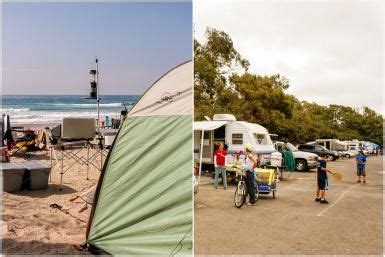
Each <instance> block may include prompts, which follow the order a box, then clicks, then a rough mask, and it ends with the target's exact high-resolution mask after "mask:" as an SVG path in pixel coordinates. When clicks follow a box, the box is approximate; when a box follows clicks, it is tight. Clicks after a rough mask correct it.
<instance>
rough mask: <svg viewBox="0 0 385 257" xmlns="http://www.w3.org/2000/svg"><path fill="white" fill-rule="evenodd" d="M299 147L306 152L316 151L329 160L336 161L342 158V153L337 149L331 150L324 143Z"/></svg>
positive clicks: (315, 152)
mask: <svg viewBox="0 0 385 257" xmlns="http://www.w3.org/2000/svg"><path fill="white" fill-rule="evenodd" d="M298 149H299V150H301V151H304V152H309V153H314V154H316V155H318V156H322V157H324V158H326V159H328V160H331V161H335V160H337V159H338V158H340V155H339V154H338V153H337V152H336V151H330V150H328V149H326V148H325V147H324V146H322V145H309V144H305V145H299V146H298Z"/></svg>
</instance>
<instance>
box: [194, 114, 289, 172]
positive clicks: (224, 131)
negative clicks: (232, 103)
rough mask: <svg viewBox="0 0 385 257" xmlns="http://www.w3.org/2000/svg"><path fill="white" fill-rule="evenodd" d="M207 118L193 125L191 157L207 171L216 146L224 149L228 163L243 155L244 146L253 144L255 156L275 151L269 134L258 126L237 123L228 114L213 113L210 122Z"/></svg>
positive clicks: (267, 154)
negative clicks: (192, 150)
mask: <svg viewBox="0 0 385 257" xmlns="http://www.w3.org/2000/svg"><path fill="white" fill-rule="evenodd" d="M206 119H207V120H206V121H197V122H194V158H195V159H196V160H198V162H199V160H202V164H204V165H205V166H209V167H210V168H209V169H210V170H213V169H214V166H213V164H214V150H215V149H214V147H215V145H216V144H218V143H224V144H225V146H226V147H227V152H228V156H227V160H228V163H232V162H233V160H234V158H235V156H236V155H242V154H243V152H244V151H245V145H246V144H251V145H253V147H254V150H255V154H258V155H261V156H270V154H271V153H273V152H276V150H275V148H274V144H273V142H272V140H271V138H270V134H269V132H268V131H267V129H266V128H264V127H262V126H261V125H258V124H254V123H249V122H245V121H237V120H236V118H235V117H234V116H233V115H231V114H215V115H214V117H213V120H210V119H209V118H206ZM280 156H281V155H280ZM266 159H267V158H266ZM269 161H270V160H269ZM277 166H279V165H277Z"/></svg>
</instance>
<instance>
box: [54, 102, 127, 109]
mask: <svg viewBox="0 0 385 257" xmlns="http://www.w3.org/2000/svg"><path fill="white" fill-rule="evenodd" d="M52 105H56V106H75V107H80V108H81V107H85V108H88V107H96V106H97V104H96V103H95V104H71V103H69V104H64V103H54V104H52ZM99 106H100V107H122V106H123V104H122V103H108V104H99Z"/></svg>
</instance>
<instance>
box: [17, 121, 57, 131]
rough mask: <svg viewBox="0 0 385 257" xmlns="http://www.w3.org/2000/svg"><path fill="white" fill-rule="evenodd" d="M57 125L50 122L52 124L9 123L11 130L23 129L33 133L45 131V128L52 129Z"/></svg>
mask: <svg viewBox="0 0 385 257" xmlns="http://www.w3.org/2000/svg"><path fill="white" fill-rule="evenodd" d="M57 125H60V123H59V122H56V123H54V122H52V123H12V121H11V126H12V127H13V128H15V127H24V129H25V130H26V129H30V130H33V131H37V130H41V129H45V128H46V127H49V128H52V127H55V126H57Z"/></svg>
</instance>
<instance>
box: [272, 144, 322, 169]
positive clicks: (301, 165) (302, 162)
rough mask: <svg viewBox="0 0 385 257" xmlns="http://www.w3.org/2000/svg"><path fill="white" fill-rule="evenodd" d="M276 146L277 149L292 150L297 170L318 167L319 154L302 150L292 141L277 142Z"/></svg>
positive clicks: (280, 150)
mask: <svg viewBox="0 0 385 257" xmlns="http://www.w3.org/2000/svg"><path fill="white" fill-rule="evenodd" d="M274 147H275V149H276V150H277V151H279V152H282V151H284V150H285V151H292V152H293V156H294V159H295V168H296V170H297V171H306V170H310V169H315V168H316V167H317V158H318V155H316V154H313V153H308V152H304V151H300V150H298V149H297V147H295V146H294V145H292V144H291V143H286V144H285V143H284V142H275V143H274Z"/></svg>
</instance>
